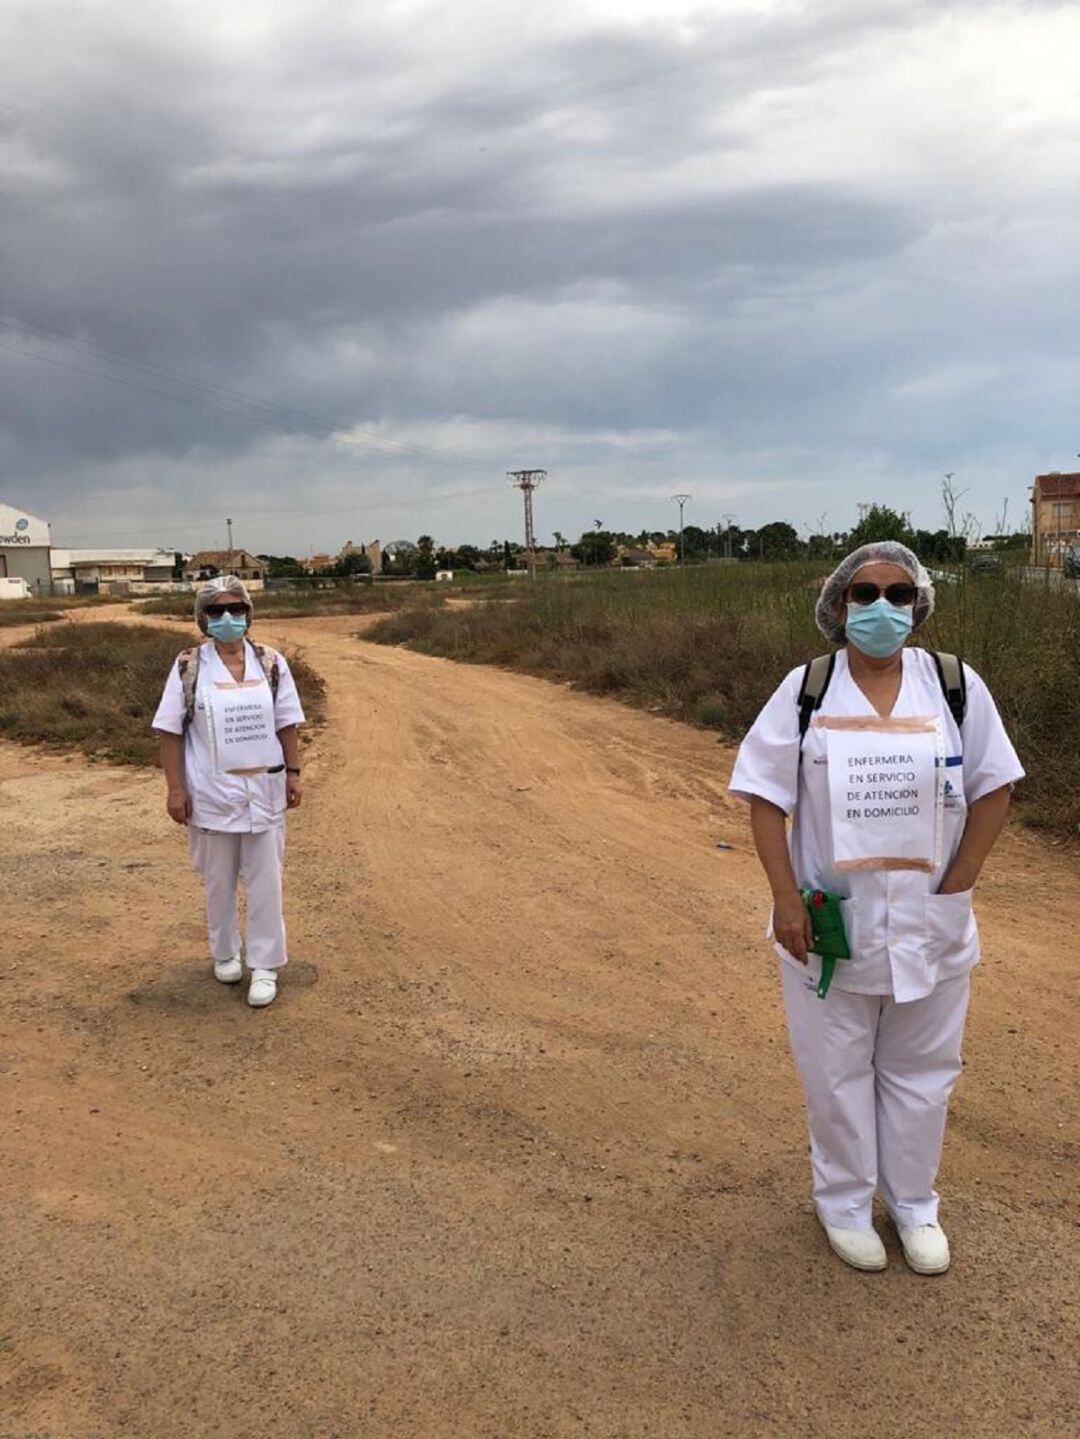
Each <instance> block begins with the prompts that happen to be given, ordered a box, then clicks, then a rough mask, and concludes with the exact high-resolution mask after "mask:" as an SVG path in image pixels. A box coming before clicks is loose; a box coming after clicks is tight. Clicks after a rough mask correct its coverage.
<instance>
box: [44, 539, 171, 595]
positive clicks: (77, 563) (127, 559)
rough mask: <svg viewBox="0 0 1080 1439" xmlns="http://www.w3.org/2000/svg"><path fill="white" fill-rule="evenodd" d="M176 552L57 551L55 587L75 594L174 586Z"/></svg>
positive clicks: (54, 572)
mask: <svg viewBox="0 0 1080 1439" xmlns="http://www.w3.org/2000/svg"><path fill="white" fill-rule="evenodd" d="M175 568H176V551H175V550H121V549H111V550H110V549H97V550H56V549H54V550H53V552H52V580H53V587H54V588H55V589H58V590H60V591H62V592H63V591H67V592H69V593H73V594H108V593H109V591H110V590H117V591H118V592H121V593H123V592H126V591H129V590H131V589H132V588H133V587H139V588H142V587H143V586H151V587H153V586H166V585H171V584H172V583H173V572H174V570H175Z"/></svg>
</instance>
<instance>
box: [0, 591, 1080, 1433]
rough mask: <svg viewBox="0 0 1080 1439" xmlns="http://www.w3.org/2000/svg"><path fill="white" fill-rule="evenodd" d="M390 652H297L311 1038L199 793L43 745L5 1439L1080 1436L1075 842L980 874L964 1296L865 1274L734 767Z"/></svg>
mask: <svg viewBox="0 0 1080 1439" xmlns="http://www.w3.org/2000/svg"><path fill="white" fill-rule="evenodd" d="M93 617H94V618H99V617H100V615H95V616H93ZM356 623H357V622H356V621H355V620H352V621H349V620H338V619H333V620H321V621H318V622H313V621H294V622H291V623H278V624H273V623H268V624H267V625H266V626H265V627H264V630H263V633H264V635H265V637H267V638H269V639H270V640H271V641H274V640H277V641H279V642H280V641H286V642H288V643H290V644H297V643H299V644H301V645H302V646H303V647H304V649H305V651H306V653H307V656H308V658H309V659H310V660H311V661H312V662H313V663H314V664H315V666H316V667H317V668H318V669H319V670H320V671H321V672H322V673H323V675H324V676H325V678H326V680H327V684H328V694H329V720H328V724H327V726H326V728H325V730H324V731H323V732H322V733H321V735H320V737H319V738H318V740H317V741H316V743H315V744H314V745H313V746H312V747H310V748H309V750H308V752H307V763H306V784H307V793H306V797H305V801H304V806H303V808H302V809H301V810H300V811H299V812H298V813H297V814H296V815H295V816H294V817H293V818H291V820H290V833H289V858H288V863H287V891H288V897H287V904H288V917H289V922H290V941H291V952H292V956H293V962H292V964H291V965H290V967H289V970H288V973H287V978H286V980H285V982H284V983H283V986H282V992H281V996H280V999H279V1001H278V1003H277V1004H275V1005H274V1006H273V1007H272V1008H270V1009H269V1010H265V1011H253V1010H250V1009H248V1008H247V1006H246V1005H245V1004H244V1000H243V995H242V993H241V992H238V991H237V990H227V989H225V988H223V987H221V986H218V985H215V983H214V982H213V980H212V979H211V978H210V977H209V973H208V964H207V961H206V958H205V941H204V935H203V930H202V916H201V899H200V891H199V888H198V886H197V882H196V878H195V876H194V875H193V874H192V873H191V872H190V870H189V869H188V868H187V865H186V860H185V851H184V845H183V837H182V834H181V832H180V831H179V830H178V829H176V828H175V827H174V826H173V825H171V824H170V823H169V821H168V820H167V819H166V817H165V814H164V809H163V794H162V787H161V782H160V779H159V777H158V776H157V775H156V774H147V773H143V772H139V771H133V770H123V769H113V768H108V767H105V766H100V765H91V764H88V763H85V762H83V761H82V760H80V759H76V758H64V757H57V756H46V755H41V754H38V753H36V752H32V751H29V750H26V749H19V748H15V747H13V746H9V745H4V746H0V816H2V823H0V872H2V874H3V877H4V885H3V905H4V923H3V931H2V935H3V937H2V940H0V996H2V997H3V1055H2V1073H0V1086H2V1093H3V1096H4V1114H5V1116H8V1124H7V1126H6V1132H5V1140H4V1151H5V1156H4V1193H5V1211H4V1213H5V1220H4V1246H3V1253H2V1259H0V1269H2V1272H3V1278H4V1284H5V1297H4V1319H3V1325H2V1327H0V1379H2V1389H0V1396H2V1398H0V1409H2V1412H3V1415H4V1416H5V1417H4V1418H3V1419H0V1435H4V1436H9V1435H10V1436H19V1439H30V1436H35V1439H39V1436H44V1435H49V1436H53V1439H91V1436H95V1439H114V1436H125V1439H126V1436H139V1439H174V1436H175V1439H180V1436H183V1439H196V1436H215V1439H246V1436H256V1435H257V1436H260V1439H307V1436H312V1439H332V1436H337V1439H353V1436H364V1439H383V1436H387V1439H388V1436H391V1435H392V1436H394V1439H414V1436H415V1439H429V1436H430V1439H441V1436H450V1435H453V1436H455V1439H517V1436H521V1439H541V1436H594V1439H614V1436H627V1439H631V1436H633V1439H637V1436H645V1435H649V1436H662V1439H682V1436H695V1439H698V1436H700V1439H717V1436H725V1435H732V1436H776V1435H782V1436H794V1439H800V1436H815V1439H816V1436H825V1435H828V1436H830V1439H845V1436H855V1435H858V1436H875V1439H876V1436H879V1435H883V1434H887V1433H898V1434H901V1435H903V1436H904V1439H923V1436H926V1439H929V1436H934V1439H938V1436H942V1435H957V1436H984V1435H985V1436H990V1435H993V1436H1010V1439H1011V1436H1021V1435H1022V1436H1029V1435H1030V1436H1064V1435H1067V1434H1073V1433H1075V1432H1076V1431H1075V1422H1076V1404H1077V1397H1078V1395H1080V1370H1078V1365H1077V1352H1078V1344H1077V1341H1078V1338H1080V1313H1078V1305H1080V1293H1078V1283H1077V1280H1078V1277H1080V1260H1078V1252H1080V1246H1078V1239H1080V1229H1078V1218H1080V1212H1078V1203H1077V1197H1078V1196H1077V1190H1078V1186H1077V1173H1078V1169H1077V1158H1078V1152H1080V1151H1078V1145H1077V1129H1076V1113H1077V1105H1076V1100H1077V1078H1078V1051H1077V1044H1076V1039H1077V1022H1076V1008H1075V965H1076V958H1077V951H1078V944H1077V936H1078V935H1080V885H1078V882H1077V878H1078V877H1077V869H1076V864H1075V858H1074V859H1072V860H1069V859H1068V858H1066V857H1063V856H1062V855H1061V853H1060V852H1059V851H1055V850H1053V849H1051V848H1049V847H1047V846H1046V845H1044V844H1043V843H1041V842H1039V841H1037V840H1035V839H1034V838H1033V837H1031V836H1030V835H1027V834H1024V833H1023V832H1021V831H1018V830H1016V831H1012V832H1011V833H1010V834H1009V835H1008V836H1007V837H1006V839H1005V841H1004V842H1003V844H1002V845H1001V846H1000V848H999V850H998V852H997V853H996V855H995V856H994V858H993V860H992V862H991V865H990V867H989V872H988V874H987V875H986V877H985V880H984V882H983V884H982V886H981V895H980V915H981V920H982V926H983V935H984V949H985V960H984V963H983V965H982V967H981V968H980V970H979V971H978V972H977V983H976V989H975V998H974V1004H973V1011H972V1018H971V1022H970V1026H969V1036H968V1042H967V1052H966V1061H967V1069H968V1073H967V1074H966V1076H965V1077H964V1079H963V1080H962V1082H961V1084H960V1086H959V1089H958V1092H957V1096H956V1099H955V1103H954V1108H953V1117H952V1122H951V1126H950V1131H949V1138H948V1142H947V1147H946V1156H945V1164H944V1170H943V1174H942V1180H941V1188H942V1191H943V1194H944V1196H945V1208H944V1214H943V1217H944V1218H945V1220H946V1222H947V1225H948V1228H949V1231H950V1235H951V1237H952V1240H953V1249H954V1255H955V1263H954V1267H953V1270H952V1272H951V1273H949V1274H948V1275H946V1276H945V1277H943V1278H940V1279H936V1280H926V1279H919V1278H916V1277H915V1276H914V1275H912V1274H910V1273H908V1272H907V1271H906V1269H905V1268H904V1266H903V1264H902V1261H901V1260H900V1257H899V1253H898V1250H897V1245H896V1241H895V1238H894V1237H893V1236H892V1232H891V1230H889V1229H888V1227H887V1226H883V1232H884V1233H885V1234H886V1237H887V1243H888V1244H889V1247H890V1260H891V1262H890V1267H889V1269H888V1270H887V1271H886V1272H885V1273H883V1274H878V1275H870V1276H859V1275H856V1274H855V1273H853V1272H852V1271H850V1270H848V1269H846V1268H845V1267H843V1266H842V1265H841V1264H840V1262H839V1261H838V1260H835V1259H834V1258H833V1257H832V1256H831V1255H830V1254H829V1253H828V1251H827V1249H826V1247H825V1244H824V1241H823V1238H822V1236H821V1232H820V1230H819V1228H818V1226H817V1224H816V1221H815V1220H814V1218H813V1214H812V1210H811V1207H810V1204H809V1197H808V1164H807V1157H806V1141H805V1132H804V1127H803V1118H802V1112H801V1106H800V1098H799V1093H798V1089H797V1085H796V1080H795V1076H794V1073H793V1071H792V1067H791V1064H790V1060H789V1058H788V1054H787V1047H786V1041H785V1038H784V1034H783V1029H782V1020H781V1013H780V1008H779V1002H778V993H777V989H778V986H777V976H776V973H775V968H776V965H775V962H774V961H773V960H772V958H771V957H770V954H769V951H768V947H767V946H766V944H765V943H764V941H763V939H762V928H763V925H764V921H765V895H764V890H763V885H762V882H761V880H760V877H759V874H758V870H757V867H756V865H755V863H754V861H753V858H752V855H751V849H750V845H749V836H748V830H747V824H746V819H745V815H744V813H743V812H742V809H741V808H739V807H737V806H734V805H733V804H732V803H730V802H729V801H728V799H727V797H726V795H725V784H726V779H727V775H728V772H729V769H730V764H731V758H732V756H731V753H730V751H729V750H728V749H727V748H725V747H724V746H722V745H719V744H717V742H716V740H715V738H713V737H711V736H710V735H708V734H706V733H703V732H697V731H694V730H692V729H689V728H685V727H682V726H679V725H677V724H674V723H671V722H668V721H665V720H661V719H658V718H656V717H654V716H651V715H647V714H643V713H638V712H635V711H633V710H629V709H626V708H624V707H622V706H620V705H618V704H615V703H609V702H604V701H599V700H596V699H592V698H588V697H584V696H579V695H575V694H572V693H570V692H568V691H566V690H563V689H560V688H557V687H555V686H552V685H549V684H546V683H544V682H542V681H538V680H531V679H528V678H524V677H519V676H514V675H508V674H503V673H499V672H496V671H492V670H486V669H480V668H471V667H458V666H455V665H453V664H451V663H448V662H445V661H441V660H434V659H428V658H424V657H421V656H418V655H414V654H410V653H408V652H405V651H396V650H386V649H383V648H379V647H376V646H373V645H368V644H363V643H360V642H358V641H356V640H355V639H353V638H351V637H350V636H351V631H353V630H354V629H355V628H356ZM178 633H182V631H178ZM718 841H724V842H726V843H727V844H730V845H733V846H734V848H732V849H721V848H718ZM5 1426H6V1427H5Z"/></svg>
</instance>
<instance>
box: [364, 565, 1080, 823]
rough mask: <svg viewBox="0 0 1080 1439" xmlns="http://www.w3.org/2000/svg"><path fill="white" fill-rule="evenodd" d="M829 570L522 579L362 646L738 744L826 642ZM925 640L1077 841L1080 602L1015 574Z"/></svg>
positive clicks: (952, 592) (949, 615) (412, 616)
mask: <svg viewBox="0 0 1080 1439" xmlns="http://www.w3.org/2000/svg"><path fill="white" fill-rule="evenodd" d="M822 568H823V567H822V566H821V565H809V564H803V563H793V564H790V565H769V564H764V565H759V564H738V565H733V566H726V565H715V566H701V567H698V568H694V569H687V570H686V571H683V572H680V571H678V570H672V571H652V572H648V571H645V572H641V571H638V572H630V573H626V572H618V571H616V572H601V573H598V574H596V575H594V576H585V577H575V578H574V579H571V580H566V579H563V578H562V577H553V578H540V577H538V578H537V579H536V580H535V581H517V582H516V584H517V587H518V588H517V590H516V602H515V603H510V604H507V603H499V604H488V603H485V602H484V601H483V600H482V599H478V601H477V603H475V604H474V605H473V606H471V607H470V608H467V609H451V610H443V611H433V612H427V613H410V612H408V611H404V612H402V613H400V614H397V615H393V616H390V617H387V618H386V619H383V620H380V621H378V622H377V623H376V624H375V626H374V627H373V628H372V629H370V630H368V631H367V632H366V634H365V636H364V638H365V639H369V640H375V641H376V642H379V643H382V644H405V645H408V646H410V647H412V648H414V649H418V650H422V651H424V652H425V653H427V654H437V655H443V656H445V657H447V658H449V659H456V660H463V661H469V662H473V663H480V664H493V665H502V666H506V667H508V668H513V669H517V670H522V671H525V672H526V673H529V674H535V675H541V676H545V677H547V678H550V679H555V680H560V681H564V682H566V681H569V682H570V683H572V684H573V685H575V686H576V687H578V688H581V689H584V690H588V691H590V692H592V693H594V694H607V695H613V696H616V697H618V698H619V699H622V700H625V701H627V702H629V703H631V704H636V705H641V706H644V707H646V708H649V709H652V710H656V711H659V712H661V713H664V714H668V715H671V716H673V717H675V718H677V719H682V720H685V721H687V722H689V723H692V724H699V725H705V726H707V727H710V728H714V729H716V730H718V731H720V732H721V733H723V734H724V735H725V737H727V738H729V739H732V740H738V739H739V738H740V737H741V736H742V735H743V734H744V733H745V732H746V730H747V728H748V727H749V725H750V724H751V723H752V722H753V720H754V718H755V716H756V715H757V713H758V711H759V709H760V708H761V706H762V705H763V704H764V702H765V701H766V700H767V699H768V697H769V695H770V694H771V693H772V691H773V690H774V689H775V687H776V686H777V684H778V683H779V682H780V680H781V679H782V678H783V676H784V675H785V674H786V673H787V672H788V671H789V670H790V669H792V668H794V667H795V666H796V665H800V664H803V663H804V662H805V661H806V660H807V659H809V658H810V657H811V656H813V655H816V654H820V653H822V652H823V651H824V650H826V649H827V648H828V646H827V644H826V642H825V641H824V640H823V639H822V637H821V635H820V634H819V633H818V630H817V628H816V626H815V624H814V604H815V602H816V599H817V591H818V588H819V581H820V579H821V577H822ZM917 641H918V643H919V644H921V645H923V646H925V647H927V648H930V649H942V650H950V651H953V652H955V653H958V654H961V655H962V656H963V657H964V658H965V659H966V660H967V661H968V662H969V663H970V664H971V665H973V666H974V668H975V669H976V670H977V671H978V672H979V673H980V674H981V675H982V677H983V679H984V680H985V681H986V682H987V684H988V685H989V687H990V690H991V692H992V694H993V695H994V698H995V700H996V701H997V704H998V707H999V709H1000V711H1001V713H1002V717H1003V719H1004V721H1005V724H1006V726H1007V728H1008V730H1009V733H1010V735H1011V736H1012V738H1013V741H1014V743H1015V744H1016V746H1017V749H1018V750H1019V752H1020V756H1021V760H1022V762H1023V764H1024V766H1025V768H1026V769H1027V771H1028V779H1027V780H1026V781H1025V782H1024V784H1023V785H1022V786H1021V788H1020V789H1019V790H1018V794H1017V799H1018V809H1019V812H1020V813H1021V815H1022V816H1023V817H1024V818H1025V819H1026V820H1027V821H1028V822H1030V823H1032V824H1035V825H1040V826H1043V827H1045V828H1047V829H1048V830H1051V831H1054V832H1056V833H1058V834H1065V835H1070V836H1073V837H1077V836H1080V743H1078V742H1077V737H1078V735H1080V599H1078V597H1077V596H1076V595H1075V594H1074V593H1072V592H1071V591H1069V590H1067V589H1056V588H1050V587H1047V586H1044V585H1041V584H1031V583H1022V582H1020V581H1019V580H1018V579H1012V578H1010V577H1008V576H1007V575H1004V574H994V575H987V576H976V575H962V576H959V577H958V579H957V581H956V582H955V583H953V584H941V585H939V586H938V590H937V610H936V612H935V614H934V616H933V618H932V620H931V621H930V622H929V623H928V624H927V625H926V626H925V628H924V629H923V630H921V631H920V632H919V635H918V637H917Z"/></svg>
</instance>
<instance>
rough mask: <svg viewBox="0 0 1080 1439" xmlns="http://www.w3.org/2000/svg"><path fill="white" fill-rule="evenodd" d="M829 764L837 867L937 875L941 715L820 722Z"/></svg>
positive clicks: (837, 718)
mask: <svg viewBox="0 0 1080 1439" xmlns="http://www.w3.org/2000/svg"><path fill="white" fill-rule="evenodd" d="M815 723H817V724H819V725H820V727H821V728H823V729H824V731H825V749H826V754H827V755H828V760H829V802H830V809H831V812H832V836H833V867H834V868H835V869H837V870H855V869H918V870H925V871H927V872H930V871H932V870H934V869H936V867H937V864H938V859H939V856H940V853H941V830H942V823H941V809H942V804H941V800H942V795H941V774H942V767H941V763H940V760H941V756H942V735H941V726H940V724H939V722H938V720H937V717H936V716H929V715H927V716H917V715H916V716H910V717H909V716H902V717H898V718H896V719H873V718H870V717H863V716H829V715H823V716H821V717H820V718H819V719H818V720H817V721H815Z"/></svg>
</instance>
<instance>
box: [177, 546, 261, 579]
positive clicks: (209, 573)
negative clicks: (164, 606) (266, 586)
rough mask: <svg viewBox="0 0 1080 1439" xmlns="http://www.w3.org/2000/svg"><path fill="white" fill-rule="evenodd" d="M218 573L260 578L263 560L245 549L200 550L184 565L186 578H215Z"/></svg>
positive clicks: (239, 577) (244, 577) (243, 577)
mask: <svg viewBox="0 0 1080 1439" xmlns="http://www.w3.org/2000/svg"><path fill="white" fill-rule="evenodd" d="M218 575H236V577H237V578H238V579H241V580H262V578H263V562H262V560H260V559H259V558H258V557H257V556H256V555H252V554H249V553H248V552H247V550H200V551H199V552H198V554H196V555H192V556H191V558H190V559H189V560H188V561H187V563H186V564H185V565H184V578H185V579H186V580H216V579H217V577H218Z"/></svg>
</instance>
